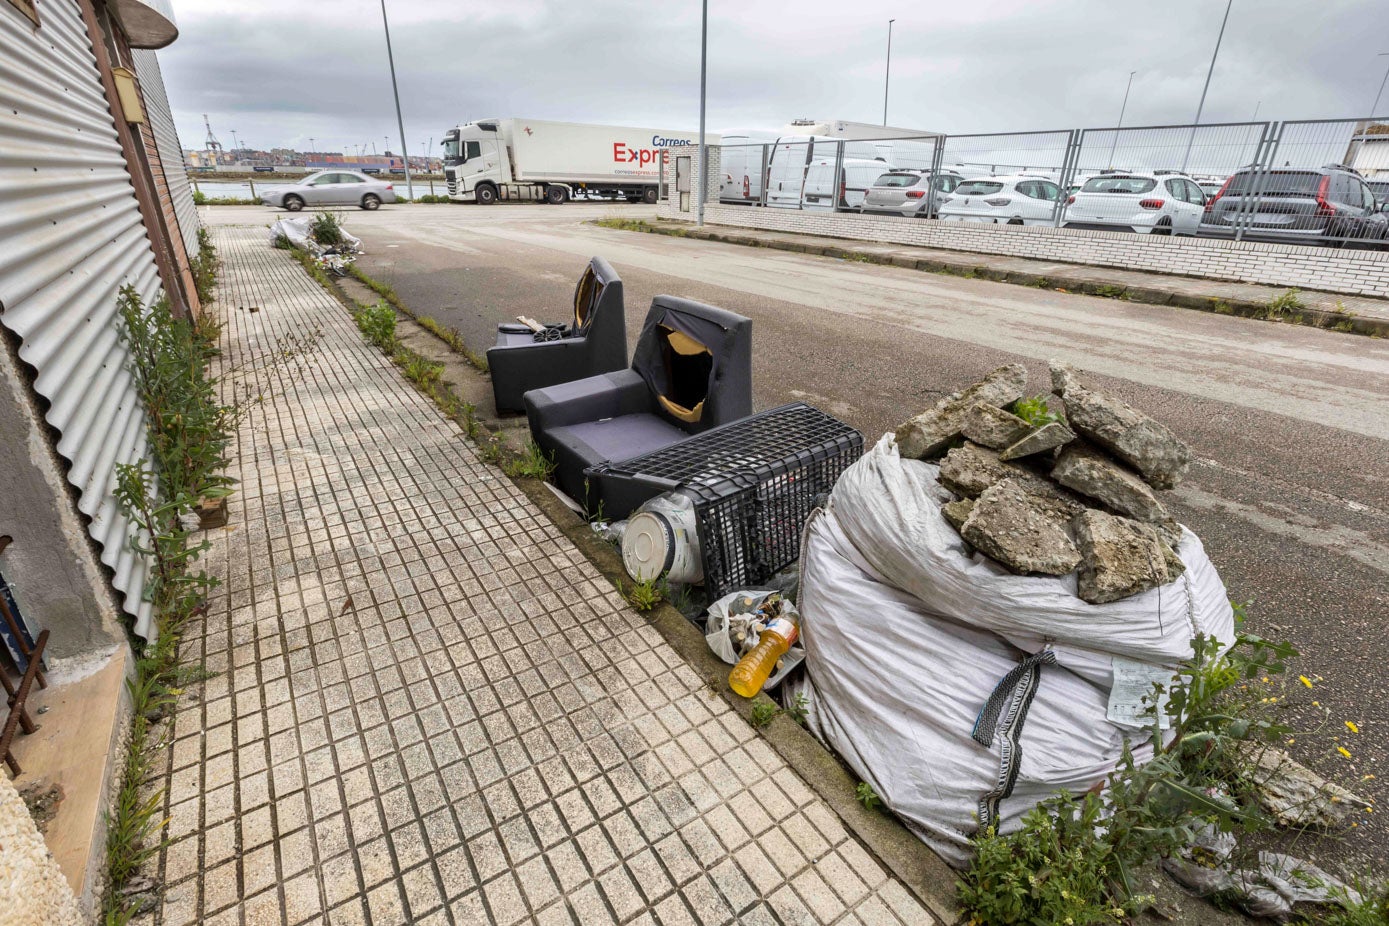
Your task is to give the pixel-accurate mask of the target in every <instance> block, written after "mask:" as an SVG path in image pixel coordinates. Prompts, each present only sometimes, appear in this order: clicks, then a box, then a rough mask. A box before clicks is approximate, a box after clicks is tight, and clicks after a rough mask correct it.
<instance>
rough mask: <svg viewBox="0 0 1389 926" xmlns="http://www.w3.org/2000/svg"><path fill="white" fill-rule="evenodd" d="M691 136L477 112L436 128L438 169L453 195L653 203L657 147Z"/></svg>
mask: <svg viewBox="0 0 1389 926" xmlns="http://www.w3.org/2000/svg"><path fill="white" fill-rule="evenodd" d="M705 141H706V143H707V144H710V145H717V144H718V143H719V139H718V136H716V135H707V134H706V136H705ZM698 143H699V133H698V132H682V131H672V130H667V129H641V128H631V127H628V126H618V125H580V124H577V123H573V122H549V121H546V120H542V119H520V118H511V119H480V120H478V121H476V122H469V123H466V124H464V125H460V126H458V127H457V128H453V129H449V130H448V131H447V132H445V133H444V141H443V146H444V176H445V178H446V179H447V180H448V195H449V199H451V200H454V201H456V202H476V203H478V204H480V205H491V204H492V203H495V202H499V201H512V200H517V201H534V200H544V201H545V202H548V203H553V204H555V205H558V204H560V203H564V202H567V201H568V200H569V199H571V198H573V197H574V196H575V195H576V194H582V195H584V196H601V197H605V198H612V199H626V200H627V201H628V202H647V203H654V202H656V199H657V196H658V190H657V187H658V185H659V183H660V178H661V163H662V160H663V157H662V155H663V154H664V152H665V150H666V149H667V148H674V147H679V146H683V145H694V144H698Z"/></svg>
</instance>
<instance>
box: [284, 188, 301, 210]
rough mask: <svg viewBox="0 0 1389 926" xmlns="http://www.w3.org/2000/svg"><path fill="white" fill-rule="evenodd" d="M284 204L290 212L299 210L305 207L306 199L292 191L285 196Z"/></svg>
mask: <svg viewBox="0 0 1389 926" xmlns="http://www.w3.org/2000/svg"><path fill="white" fill-rule="evenodd" d="M284 206H285V209H286V210H288V211H289V212H298V211H299V210H300V209H303V208H304V201H303V200H302V199H300V198H299V197H298V196H295V195H294V194H293V193H291V194H290V195H288V196H286V197H285V202H284Z"/></svg>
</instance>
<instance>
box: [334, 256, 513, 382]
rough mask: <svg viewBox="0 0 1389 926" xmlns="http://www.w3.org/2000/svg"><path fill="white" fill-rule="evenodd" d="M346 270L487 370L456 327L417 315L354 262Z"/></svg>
mask: <svg viewBox="0 0 1389 926" xmlns="http://www.w3.org/2000/svg"><path fill="white" fill-rule="evenodd" d="M347 272H348V273H349V274H350V275H351V276H352V277H353V278H354V279H356V280H357V282H359V283H361V284H362V285H363V286H365V287H367V288H368V289H370V290H371V291H372V292H374V293H376V295H378V296H380V297H381V298H382V299H384V300H386V302H387V303H389V304H390V305H391V306H392V307H393V308H395V309H396V311H398V312H400V313H401V314H402V315H405V316H408V317H410V318H412V319H414V320H415V321H416V322H418V323H419V325H420V326H421V327H422V328H424V329H425V330H426V331H428V332H429V333H430V334H432V335H434V336H435V337H437V338H438V339H439V340H441V341H443V342H444V343H445V344H447V345H448V346H449V347H451V348H453V349H454V350H456V351H458V352H459V353H460V354H462V355H463V358H464V359H465V360H467V361H468V362H469V363H471V364H472V365H473V366H474V367H476V368H477V369H479V370H481V371H482V372H483V373H486V372H488V367H487V358H486V357H485V356H483V355H481V354H479V353H477V352H476V351H474V350H473V349H472V348H470V347H469V346H468V345H467V343H466V342H465V341H464V340H463V336H462V335H461V334H459V332H458V330H457V329H455V328H446V327H445V326H444V325H442V324H441V323H440V322H439V321H438V320H437V319H435V318H432V317H430V316H428V315H418V314H416V313H415V312H413V311H411V310H410V308H409V307H407V306H406V305H405V303H404V302H402V301H401V299H400V296H399V295H398V294H397V293H396V291H395V288H394V287H392V286H391V285H390V284H389V283H382V282H381V281H380V280H377V279H374V278H372V277H371V276H370V275H369V274H367V273H366V272H365V271H364V270H362V268H360V267H358V266H357V265H356V264H351V265H349V266H348V268H347Z"/></svg>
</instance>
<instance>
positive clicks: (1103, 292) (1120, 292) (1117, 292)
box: [1090, 283, 1129, 299]
mask: <svg viewBox="0 0 1389 926" xmlns="http://www.w3.org/2000/svg"><path fill="white" fill-rule="evenodd" d="M1090 295H1092V296H1100V297H1101V298H1104V299H1128V298H1129V291H1128V288H1127V287H1123V286H1113V285H1111V284H1109V283H1101V284H1100V285H1098V286H1096V287H1094V288H1093V289H1092V290H1091V291H1090Z"/></svg>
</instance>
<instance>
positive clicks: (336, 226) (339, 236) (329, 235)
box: [309, 212, 347, 248]
mask: <svg viewBox="0 0 1389 926" xmlns="http://www.w3.org/2000/svg"><path fill="white" fill-rule="evenodd" d="M309 237H310V238H312V239H313V240H314V241H317V242H318V243H319V244H321V245H323V246H324V247H327V248H335V247H337V246H338V245H340V244H342V243H344V242H345V241H346V240H347V239H346V238H345V237H343V231H342V216H340V215H338V213H336V212H320V213H318V214H316V215H315V216H314V217H313V222H312V223H311V224H310V225H309Z"/></svg>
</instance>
